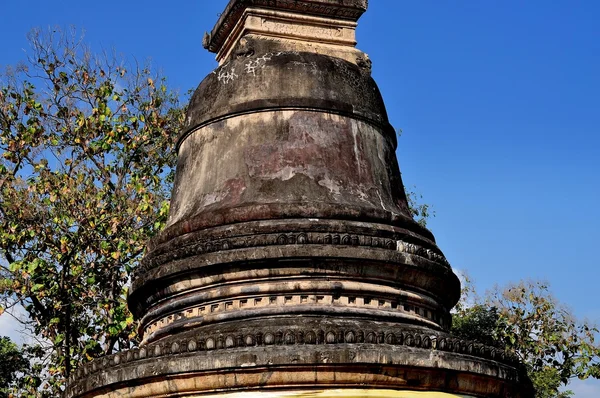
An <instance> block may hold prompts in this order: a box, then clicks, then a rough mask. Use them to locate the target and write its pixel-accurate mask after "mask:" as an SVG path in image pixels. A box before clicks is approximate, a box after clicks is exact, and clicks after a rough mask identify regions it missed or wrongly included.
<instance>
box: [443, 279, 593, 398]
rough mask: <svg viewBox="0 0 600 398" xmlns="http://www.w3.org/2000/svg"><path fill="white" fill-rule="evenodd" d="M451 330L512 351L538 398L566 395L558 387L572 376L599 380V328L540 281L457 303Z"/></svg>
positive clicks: (511, 286) (560, 397)
mask: <svg viewBox="0 0 600 398" xmlns="http://www.w3.org/2000/svg"><path fill="white" fill-rule="evenodd" d="M465 299H467V300H468V299H469V297H468V296H467V297H463V300H465ZM452 332H453V333H454V334H456V335H458V336H461V337H464V338H468V339H473V340H478V341H480V342H482V343H485V344H493V345H501V346H504V347H506V349H507V350H510V351H511V352H513V353H514V354H515V355H516V356H517V357H518V358H519V359H520V360H521V361H522V362H523V363H524V364H525V365H526V367H527V371H528V374H529V377H530V378H531V380H532V382H533V384H534V387H535V388H536V397H538V398H557V397H558V398H566V397H569V396H571V395H572V393H571V392H570V391H564V392H560V391H559V389H560V388H562V387H563V386H566V385H567V384H568V383H569V381H570V380H571V379H573V378H575V377H577V378H580V379H586V378H588V377H593V378H600V345H599V344H598V343H596V341H595V337H596V335H597V333H598V329H597V328H596V327H594V326H592V325H590V324H589V323H588V322H583V321H578V320H577V319H575V318H574V317H573V316H572V315H571V313H570V312H569V311H568V310H567V309H566V308H565V307H564V306H563V305H561V304H560V303H559V302H557V301H556V299H554V298H553V297H552V295H551V294H550V291H549V289H548V286H547V285H546V284H543V283H539V282H520V283H518V284H512V285H509V286H507V287H506V288H504V289H499V288H496V289H495V290H493V291H491V292H489V293H488V294H487V296H486V297H485V298H484V299H478V298H476V299H475V300H474V301H473V302H472V303H471V304H470V305H465V304H464V303H463V304H461V305H459V306H458V307H457V311H456V313H455V314H454V321H453V325H452Z"/></svg>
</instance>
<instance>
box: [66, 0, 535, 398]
mask: <svg viewBox="0 0 600 398" xmlns="http://www.w3.org/2000/svg"><path fill="white" fill-rule="evenodd" d="M366 7H367V2H366V0H293V1H292V0H232V1H231V2H230V4H229V6H228V8H227V9H226V11H225V13H224V14H223V16H222V17H221V19H220V20H219V22H218V23H217V26H216V27H215V29H214V30H213V33H212V34H211V35H209V36H208V37H207V38H206V41H205V44H206V46H207V47H208V48H209V49H210V50H211V51H214V52H216V53H217V58H218V59H219V60H220V62H221V66H219V68H217V69H216V70H215V71H214V72H213V73H212V74H210V75H209V76H208V77H206V78H205V79H204V81H203V82H202V83H201V84H200V86H199V87H198V89H197V90H196V92H195V94H194V96H193V98H192V100H191V103H190V107H189V110H188V114H187V128H186V129H185V131H183V132H182V133H181V136H180V137H179V141H178V151H179V152H178V153H179V160H178V164H177V173H176V180H175V186H174V190H173V195H172V199H171V210H170V211H171V212H170V216H169V221H168V224H167V227H166V228H165V230H164V231H162V232H161V233H160V234H159V235H158V236H157V237H156V238H155V239H154V240H153V241H152V242H151V244H150V245H149V247H148V252H147V254H146V256H145V258H144V260H143V262H142V265H141V266H140V267H139V269H137V270H136V272H135V274H134V275H133V278H132V287H131V291H130V296H129V306H130V309H131V310H132V312H133V313H134V315H135V316H136V317H137V318H138V319H139V320H140V330H139V331H140V335H141V336H143V341H142V344H141V346H140V348H139V349H135V350H132V351H128V352H125V353H120V354H117V355H114V356H111V357H106V358H104V359H102V360H99V361H95V362H93V363H91V364H86V365H85V366H83V367H82V368H80V369H79V370H78V374H77V376H76V377H74V378H73V380H71V383H70V387H69V389H68V391H67V397H69V398H71V397H73V398H74V397H107V398H108V397H111V398H112V397H123V396H127V397H180V396H201V395H202V396H204V395H205V394H231V393H236V392H244V391H271V390H273V391H282V390H284V391H288V392H289V391H292V392H293V391H300V390H319V391H324V390H325V391H333V390H336V389H342V391H344V390H345V389H347V391H348V392H349V394H350V391H356V389H360V388H364V387H368V388H372V389H379V390H381V391H382V394H387V393H386V391H407V390H414V391H440V392H446V393H460V394H466V395H470V396H474V397H498V398H500V397H515V398H519V397H523V398H525V397H530V396H532V393H531V389H530V384H529V383H528V380H527V378H526V377H525V376H523V373H522V371H521V369H520V367H519V365H518V363H517V362H516V361H515V360H514V358H512V357H510V355H508V354H507V353H506V352H505V351H504V350H503V349H501V348H499V347H486V346H483V345H481V344H478V343H475V342H468V341H462V340H459V339H456V338H454V337H452V336H451V335H449V334H448V329H449V327H450V325H451V316H450V309H451V308H452V307H453V306H454V305H455V304H456V302H457V301H458V298H459V294H460V283H459V281H458V278H457V277H456V275H454V273H453V272H452V269H451V267H450V265H449V264H448V262H447V261H446V259H445V257H444V255H443V253H442V252H441V250H440V249H439V248H438V247H437V245H436V243H435V240H434V237H433V235H432V234H431V233H430V232H429V231H428V230H426V229H425V228H423V227H421V226H419V225H418V224H417V223H416V222H414V221H413V220H412V218H411V216H410V211H409V209H408V204H407V199H406V196H405V193H404V187H403V185H402V180H401V177H400V171H399V168H398V163H397V160H396V157H395V149H396V136H395V132H394V129H393V128H392V127H391V126H390V123H389V121H388V117H387V113H386V110H385V106H384V103H383V100H382V98H381V95H380V93H379V90H378V88H377V85H376V84H375V82H374V81H373V79H372V78H371V77H370V61H369V60H368V57H367V56H366V55H365V54H363V53H362V52H360V51H359V50H357V49H356V48H354V44H355V42H354V40H355V39H354V28H355V26H356V21H357V20H358V18H359V17H360V15H361V14H362V13H363V12H364V11H365V10H366ZM352 394H353V393H352ZM382 396H386V395H382Z"/></svg>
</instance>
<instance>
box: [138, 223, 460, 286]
mask: <svg viewBox="0 0 600 398" xmlns="http://www.w3.org/2000/svg"><path fill="white" fill-rule="evenodd" d="M273 245H280V246H281V245H340V246H361V247H370V248H375V249H383V250H393V251H397V252H400V253H404V254H410V255H416V256H419V257H423V258H425V259H427V260H430V261H434V262H437V263H441V264H444V265H449V264H448V261H447V260H446V258H445V257H444V256H443V255H440V254H438V253H436V252H434V251H433V250H430V249H426V248H424V247H422V246H419V245H415V244H413V243H408V242H405V241H403V240H394V239H388V238H380V237H374V236H368V235H356V234H337V233H333V234H332V233H326V232H289V233H277V234H260V235H252V236H240V237H232V238H229V239H218V240H203V241H199V242H195V243H193V244H189V245H186V246H182V247H178V248H177V249H174V250H172V251H169V252H166V253H163V254H159V255H154V256H153V255H152V253H150V254H149V255H148V256H147V257H146V258H145V259H144V261H143V262H142V265H141V266H140V268H138V270H136V273H135V274H134V278H135V277H136V276H137V274H138V273H139V272H142V271H148V270H150V269H153V268H155V267H158V266H160V265H162V264H165V263H167V262H170V261H173V260H179V259H184V258H187V257H192V256H197V255H201V254H205V253H214V252H220V251H227V250H235V249H246V248H251V247H260V246H273Z"/></svg>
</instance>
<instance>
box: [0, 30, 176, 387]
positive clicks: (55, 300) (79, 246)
mask: <svg viewBox="0 0 600 398" xmlns="http://www.w3.org/2000/svg"><path fill="white" fill-rule="evenodd" d="M29 39H30V43H31V56H30V57H29V61H28V63H27V64H24V65H21V66H18V67H17V68H14V69H12V70H8V71H7V72H6V73H5V74H4V75H3V77H2V80H1V81H0V153H1V160H0V250H1V253H2V255H3V257H4V260H5V262H4V263H2V261H1V260H0V265H1V266H2V267H1V275H0V276H1V278H2V281H1V283H0V288H1V291H0V294H1V297H2V299H3V306H4V308H10V307H12V306H15V305H21V306H22V307H23V308H24V309H25V311H26V314H27V317H28V319H27V320H26V321H27V323H28V324H29V326H30V327H31V328H32V331H33V333H34V334H35V335H36V336H38V337H39V339H40V343H39V345H38V347H43V348H44V349H43V350H33V352H34V353H36V354H37V355H38V356H39V358H38V359H37V362H36V364H37V366H38V370H39V372H38V373H37V374H35V375H34V376H33V377H31V382H30V391H31V396H38V394H41V395H42V396H56V395H57V394H58V392H59V391H60V390H61V389H62V388H63V385H64V380H65V378H66V377H68V376H69V374H71V372H72V371H73V368H74V367H75V366H76V365H77V364H80V363H84V362H86V361H89V360H91V359H93V358H96V357H99V356H102V355H105V354H110V353H112V352H114V351H115V350H118V349H124V348H129V347H130V346H131V345H132V344H135V337H136V330H135V325H134V322H133V318H132V316H131V314H130V313H129V312H128V310H127V307H126V304H125V295H126V285H127V282H128V277H129V274H130V272H131V270H132V269H133V268H135V266H136V265H137V263H138V261H139V260H140V257H141V255H142V252H143V250H144V246H145V243H146V242H147V240H148V239H149V237H151V236H152V235H153V234H155V233H156V232H157V231H158V230H160V229H161V228H162V226H163V224H164V222H165V221H166V216H167V212H168V196H169V195H170V185H171V181H172V177H173V172H172V168H171V166H172V165H173V164H174V157H175V154H174V152H173V150H172V149H173V144H174V140H175V137H176V136H177V134H178V133H179V132H180V130H181V126H182V123H183V121H184V108H183V107H182V106H181V104H180V103H179V100H178V96H177V95H176V94H175V93H173V92H172V91H170V90H168V89H167V87H166V82H165V79H164V78H162V77H160V76H159V75H157V74H156V73H154V72H152V70H151V69H150V68H149V67H147V66H139V65H137V64H133V65H131V66H130V65H129V64H127V63H125V62H123V61H120V60H118V58H117V57H116V56H115V55H114V54H106V53H105V54H103V55H102V56H96V55H93V54H92V53H91V51H90V50H89V49H88V48H87V47H85V45H84V44H83V43H82V42H81V40H80V39H78V38H77V35H76V34H75V33H74V32H68V33H62V32H60V31H54V32H52V33H48V34H42V33H41V32H40V31H34V32H33V33H32V34H31V35H30V37H29ZM21 394H22V396H26V395H25V393H24V392H21Z"/></svg>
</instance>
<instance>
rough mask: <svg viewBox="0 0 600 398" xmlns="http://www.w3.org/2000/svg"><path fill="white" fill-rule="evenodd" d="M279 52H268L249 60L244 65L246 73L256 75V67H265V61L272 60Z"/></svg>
mask: <svg viewBox="0 0 600 398" xmlns="http://www.w3.org/2000/svg"><path fill="white" fill-rule="evenodd" d="M280 54H281V53H278V54H270V53H269V54H265V55H263V56H260V57H258V58H256V59H251V60H249V61H248V62H247V63H246V65H245V70H246V73H248V74H250V73H252V76H256V70H257V69H263V68H264V67H265V65H266V64H267V61H270V60H272V59H273V57H276V56H278V55H280Z"/></svg>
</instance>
